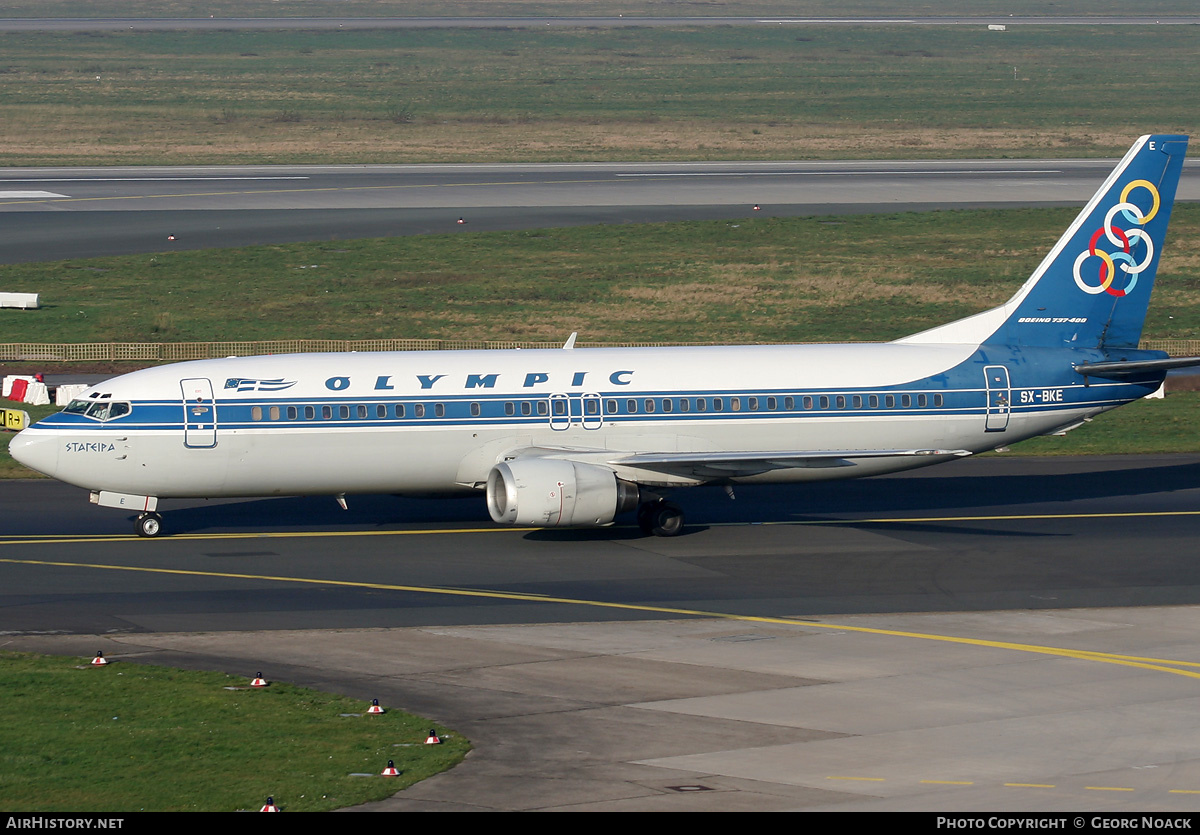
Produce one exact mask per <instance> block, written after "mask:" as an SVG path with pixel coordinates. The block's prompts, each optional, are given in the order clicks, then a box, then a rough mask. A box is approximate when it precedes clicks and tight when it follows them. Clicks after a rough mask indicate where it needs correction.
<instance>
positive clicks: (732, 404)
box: [729, 397, 742, 412]
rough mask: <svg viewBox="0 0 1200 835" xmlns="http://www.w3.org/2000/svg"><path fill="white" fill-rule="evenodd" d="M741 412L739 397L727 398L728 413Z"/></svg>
mask: <svg viewBox="0 0 1200 835" xmlns="http://www.w3.org/2000/svg"><path fill="white" fill-rule="evenodd" d="M741 410H742V398H740V397H731V398H729V411H731V412H740V411H741Z"/></svg>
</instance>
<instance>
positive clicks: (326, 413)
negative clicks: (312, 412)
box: [321, 406, 333, 420]
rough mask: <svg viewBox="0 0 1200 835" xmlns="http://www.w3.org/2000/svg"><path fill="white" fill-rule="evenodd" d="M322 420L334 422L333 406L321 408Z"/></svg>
mask: <svg viewBox="0 0 1200 835" xmlns="http://www.w3.org/2000/svg"><path fill="white" fill-rule="evenodd" d="M321 419H322V420H333V406H322V407H321Z"/></svg>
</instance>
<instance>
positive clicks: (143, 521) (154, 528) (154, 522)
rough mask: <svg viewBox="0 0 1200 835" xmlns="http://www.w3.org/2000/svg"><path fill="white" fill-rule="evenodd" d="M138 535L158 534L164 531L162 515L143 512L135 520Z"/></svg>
mask: <svg viewBox="0 0 1200 835" xmlns="http://www.w3.org/2000/svg"><path fill="white" fill-rule="evenodd" d="M134 528H135V529H136V530H137V535H138V536H158V535H159V534H160V533H162V517H161V516H159V515H158V514H157V513H142V514H140V515H139V516H138V518H137V521H136V522H134Z"/></svg>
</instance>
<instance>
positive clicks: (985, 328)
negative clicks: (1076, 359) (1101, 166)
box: [900, 135, 1188, 348]
mask: <svg viewBox="0 0 1200 835" xmlns="http://www.w3.org/2000/svg"><path fill="white" fill-rule="evenodd" d="M1187 141H1188V138H1187V137H1186V136H1168V135H1154V136H1143V137H1142V138H1141V139H1139V140H1138V141H1137V142H1135V143H1133V147H1132V148H1130V149H1129V153H1127V154H1126V155H1125V157H1124V159H1122V160H1121V163H1120V164H1119V165H1118V166H1117V167H1116V170H1114V171H1113V172H1112V174H1110V175H1109V177H1108V179H1107V180H1105V181H1104V184H1103V185H1102V186H1100V190H1099V191H1097V192H1096V194H1095V195H1093V197H1092V199H1091V200H1090V201H1089V202H1088V204H1087V205H1086V206H1084V208H1083V211H1081V212H1080V213H1079V216H1078V217H1076V218H1075V222H1074V223H1072V224H1071V226H1070V227H1069V228H1068V229H1067V231H1066V232H1065V233H1063V236H1062V237H1061V238H1059V240H1058V243H1057V244H1055V245H1054V248H1053V249H1052V250H1050V254H1049V255H1047V256H1046V257H1045V259H1044V260H1043V261H1042V263H1041V264H1040V265H1038V268H1037V269H1036V270H1034V272H1033V275H1031V276H1030V277H1029V280H1028V281H1026V282H1025V284H1024V285H1023V286H1022V287H1021V289H1020V290H1018V291H1017V294H1016V295H1015V296H1013V297H1012V298H1011V299H1009V300H1008V301H1007V302H1006V303H1005V304H1004V305H1002V306H1001V307H998V308H996V309H994V310H989V311H987V312H986V313H980V314H978V315H976V316H971V317H969V318H967V319H963V320H960V321H958V322H953V323H951V324H949V325H943V326H942V327H939V328H934V329H933V330H930V331H925V332H924V333H920V334H916V335H915V336H910V337H907V338H905V339H902V340H900V341H901V342H963V343H976V344H983V343H989V342H990V343H1002V344H1007V345H1030V346H1043V347H1060V348H1136V347H1137V344H1138V341H1139V340H1140V339H1141V335H1142V324H1143V322H1144V321H1145V319H1146V308H1147V307H1148V305H1149V303H1150V290H1151V289H1152V288H1153V286H1154V276H1155V273H1156V272H1157V270H1158V259H1159V255H1160V254H1161V253H1162V245H1163V239H1164V238H1165V237H1166V234H1167V222H1168V221H1169V220H1170V218H1171V207H1172V205H1173V204H1174V202H1175V187H1176V186H1177V185H1178V183H1179V175H1180V172H1181V171H1182V169H1183V157H1184V154H1185V153H1186V151H1187Z"/></svg>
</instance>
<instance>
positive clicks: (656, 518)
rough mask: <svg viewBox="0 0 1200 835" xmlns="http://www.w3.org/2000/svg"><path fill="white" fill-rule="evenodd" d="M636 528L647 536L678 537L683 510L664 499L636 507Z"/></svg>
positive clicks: (681, 525)
mask: <svg viewBox="0 0 1200 835" xmlns="http://www.w3.org/2000/svg"><path fill="white" fill-rule="evenodd" d="M637 523H638V527H639V528H641V529H642V533H644V534H646V535H647V536H679V534H681V533H683V508H681V507H680V506H679V505H677V504H675V503H674V502H668V501H667V500H665V499H659V500H658V501H653V502H645V503H644V504H640V505H638V509H637Z"/></svg>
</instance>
